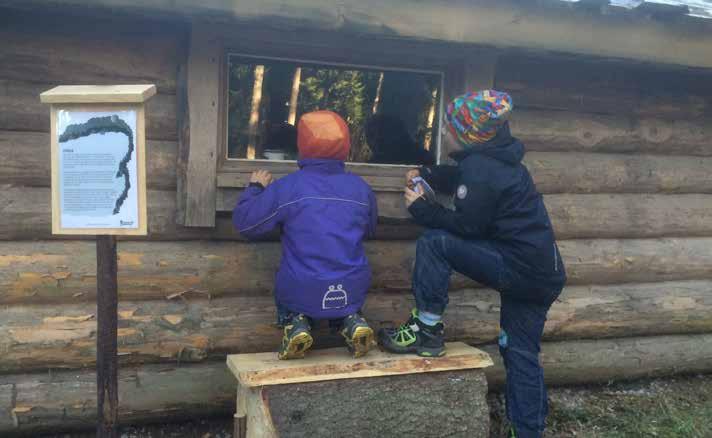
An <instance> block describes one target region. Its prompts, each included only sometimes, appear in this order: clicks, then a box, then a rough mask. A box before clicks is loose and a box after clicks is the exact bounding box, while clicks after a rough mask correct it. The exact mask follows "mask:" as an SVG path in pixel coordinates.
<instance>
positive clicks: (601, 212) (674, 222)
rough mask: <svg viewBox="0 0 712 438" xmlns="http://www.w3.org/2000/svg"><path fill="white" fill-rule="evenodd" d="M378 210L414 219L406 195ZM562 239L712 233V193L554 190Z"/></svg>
mask: <svg viewBox="0 0 712 438" xmlns="http://www.w3.org/2000/svg"><path fill="white" fill-rule="evenodd" d="M239 194H240V191H239V190H237V189H222V190H220V191H218V201H217V203H218V210H219V211H223V212H229V211H232V209H233V207H234V206H235V203H236V202H237V199H238V197H239ZM377 200H378V212H379V215H381V216H384V217H386V218H394V219H399V218H400V219H409V218H410V213H408V211H407V210H406V209H405V206H404V205H403V196H402V195H401V194H400V193H395V192H381V193H379V194H378V198H377ZM544 202H545V204H546V207H547V210H548V212H549V216H550V218H551V223H552V225H553V227H554V231H555V232H556V236H557V237H558V238H559V239H587V238H640V237H673V236H675V237H677V236H710V235H712V196H710V195H706V194H680V195H677V194H676V195H662V194H654V195H651V194H644V195H640V194H558V195H557V194H552V195H546V196H544Z"/></svg>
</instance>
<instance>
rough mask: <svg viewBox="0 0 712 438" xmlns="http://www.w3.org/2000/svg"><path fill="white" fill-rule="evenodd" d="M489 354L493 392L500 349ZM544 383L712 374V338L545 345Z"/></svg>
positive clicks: (500, 376)
mask: <svg viewBox="0 0 712 438" xmlns="http://www.w3.org/2000/svg"><path fill="white" fill-rule="evenodd" d="M480 348H482V349H483V350H485V351H487V352H488V353H489V354H490V356H491V357H492V359H494V362H495V364H494V366H493V367H491V368H486V369H485V374H486V375H487V382H488V385H489V387H490V388H491V389H497V388H501V387H502V386H503V385H504V381H505V375H504V367H503V365H502V359H501V357H500V356H499V354H497V350H498V348H497V346H495V345H487V346H482V347H480ZM540 360H541V363H542V366H543V367H544V380H545V381H546V382H547V383H548V384H550V385H580V384H591V383H609V382H614V381H626V380H635V379H643V378H651V377H664V376H673V375H679V374H698V373H709V372H710V371H712V335H710V334H699V335H686V336H680V335H678V336H649V337H633V338H621V339H600V340H577V341H564V342H544V343H543V344H542V348H541V358H540Z"/></svg>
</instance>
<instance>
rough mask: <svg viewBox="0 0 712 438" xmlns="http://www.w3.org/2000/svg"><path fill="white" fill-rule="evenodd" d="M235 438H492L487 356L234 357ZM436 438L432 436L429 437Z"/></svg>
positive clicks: (450, 349) (453, 349) (458, 347)
mask: <svg viewBox="0 0 712 438" xmlns="http://www.w3.org/2000/svg"><path fill="white" fill-rule="evenodd" d="M227 364H228V367H229V368H230V370H231V371H232V373H233V374H234V375H235V377H236V378H237V381H238V389H237V412H236V414H235V438H243V437H247V438H258V437H259V438H274V437H290V438H291V437H309V438H316V437H322V436H323V437H330V438H335V437H349V436H351V437H368V436H378V437H389V436H394V437H395V436H429V435H430V436H437V435H447V436H451V437H456V436H462V437H477V436H483V437H486V436H488V433H489V410H488V409H487V402H486V395H487V381H486V380H485V377H484V373H483V372H482V368H485V367H488V366H491V365H492V360H491V358H490V357H489V355H488V354H487V353H485V352H483V351H481V350H478V349H476V348H474V347H471V346H469V345H466V344H464V343H461V342H455V343H451V344H447V355H446V356H445V357H442V358H432V359H431V358H423V357H418V356H416V355H394V354H390V353H385V352H382V351H378V350H374V351H371V352H370V353H369V354H368V355H367V356H365V357H361V358H358V359H354V358H352V357H351V356H349V354H348V352H347V351H346V349H345V348H331V349H325V350H314V351H311V352H310V353H309V354H308V355H307V357H306V358H304V359H299V360H292V361H281V360H278V359H277V354H276V353H257V354H235V355H230V356H228V358H227ZM429 430H431V431H432V432H430V433H429V432H428V431H429Z"/></svg>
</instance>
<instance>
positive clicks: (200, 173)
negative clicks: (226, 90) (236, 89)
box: [178, 23, 223, 227]
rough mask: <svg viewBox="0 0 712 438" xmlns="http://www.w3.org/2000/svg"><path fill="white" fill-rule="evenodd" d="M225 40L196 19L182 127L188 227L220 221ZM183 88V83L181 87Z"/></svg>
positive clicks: (183, 213) (183, 220) (182, 215)
mask: <svg viewBox="0 0 712 438" xmlns="http://www.w3.org/2000/svg"><path fill="white" fill-rule="evenodd" d="M222 63H223V54H222V45H221V43H220V40H219V39H218V38H217V37H216V36H215V35H214V34H212V32H211V30H210V27H209V26H208V25H203V24H199V23H193V27H192V30H191V37H190V49H189V52H188V59H187V67H186V68H187V72H186V81H187V83H186V85H185V93H186V96H187V99H186V100H185V104H186V105H187V109H181V111H184V114H185V118H184V119H183V120H181V122H182V123H183V124H184V126H183V128H182V129H181V133H182V135H181V146H180V147H181V151H182V152H181V153H180V154H179V160H180V163H179V165H178V170H179V172H181V173H183V172H184V175H181V181H183V182H182V183H181V184H179V188H180V190H181V191H180V192H179V193H178V196H179V197H181V198H182V199H181V200H180V201H179V205H180V206H181V210H180V211H179V212H178V222H179V223H180V224H181V225H183V226H186V227H213V226H215V196H216V195H215V193H216V172H217V163H218V160H219V159H218V151H219V150H220V147H219V146H220V145H219V142H220V141H221V140H220V139H221V133H220V130H219V128H220V126H222V123H221V122H220V114H221V111H220V103H221V102H222V100H223V98H222V97H221V96H220V91H221V87H220V81H221V79H220V78H221V74H220V69H221V68H222ZM180 88H182V86H180Z"/></svg>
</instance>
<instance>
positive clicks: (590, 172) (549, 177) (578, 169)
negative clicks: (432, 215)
mask: <svg viewBox="0 0 712 438" xmlns="http://www.w3.org/2000/svg"><path fill="white" fill-rule="evenodd" d="M0 135H2V133H0ZM0 138H1V137H0ZM255 164H256V165H249V166H248V165H247V163H241V166H243V167H245V169H244V171H243V172H239V173H238V172H235V173H222V174H218V187H245V186H247V184H248V182H249V178H250V173H249V171H248V170H247V168H248V167H249V168H254V169H257V168H259V167H260V166H261V167H264V164H263V163H255ZM524 164H525V165H526V166H527V167H528V168H529V172H530V173H531V175H532V177H533V178H534V182H535V183H536V185H537V188H538V189H539V191H540V192H541V193H544V194H559V193H651V194H654V193H712V180H711V179H710V178H709V176H708V169H709V168H711V167H712V157H697V156H673V157H670V156H661V155H624V154H601V153H587V152H571V153H561V152H530V153H528V154H526V156H525V157H524ZM371 168H372V166H369V167H368V168H364V167H359V166H357V165H355V166H353V167H352V168H351V169H350V170H351V171H352V172H354V173H357V174H359V175H361V176H362V177H363V178H364V180H366V182H367V183H368V184H369V185H370V186H371V187H372V188H373V189H374V190H375V191H386V190H390V191H399V192H400V191H401V190H402V185H403V174H404V171H403V170H401V169H388V170H389V171H392V170H396V171H397V172H396V173H395V175H388V176H385V174H386V169H380V172H379V174H378V175H376V176H374V175H367V174H366V172H368V171H369V170H371ZM269 169H270V171H271V172H272V175H273V176H274V177H275V178H281V177H283V176H284V175H286V174H288V173H292V172H294V171H295V170H297V167H296V165H295V164H291V165H289V166H284V167H282V166H274V165H271V166H269ZM1 170H2V168H0V171H1ZM35 185H39V184H35ZM394 189H395V190H394Z"/></svg>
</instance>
